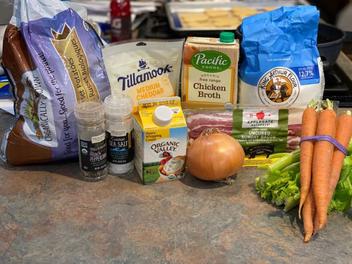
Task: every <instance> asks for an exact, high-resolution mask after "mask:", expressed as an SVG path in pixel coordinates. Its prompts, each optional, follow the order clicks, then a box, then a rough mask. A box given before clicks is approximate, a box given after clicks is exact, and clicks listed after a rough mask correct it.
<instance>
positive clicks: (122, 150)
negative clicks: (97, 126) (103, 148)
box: [104, 94, 134, 175]
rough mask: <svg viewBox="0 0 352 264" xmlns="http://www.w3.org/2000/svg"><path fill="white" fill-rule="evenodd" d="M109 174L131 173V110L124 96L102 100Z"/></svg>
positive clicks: (131, 104) (128, 100)
mask: <svg viewBox="0 0 352 264" xmlns="http://www.w3.org/2000/svg"><path fill="white" fill-rule="evenodd" d="M104 107H105V122H106V132H107V144H108V167H109V173H110V174H114V175H126V174H129V173H131V172H132V171H133V165H134V164H133V159H134V143H133V134H132V133H133V123H132V108H133V103H132V100H131V98H130V97H128V96H126V95H122V94H119V95H115V96H113V95H110V96H108V97H106V98H105V100H104Z"/></svg>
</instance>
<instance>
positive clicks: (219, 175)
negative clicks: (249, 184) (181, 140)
mask: <svg viewBox="0 0 352 264" xmlns="http://www.w3.org/2000/svg"><path fill="white" fill-rule="evenodd" d="M244 157H245V154H244V151H243V148H242V146H241V145H240V143H238V141H237V140H235V139H234V138H232V137H231V136H229V135H227V134H224V133H221V132H212V133H210V134H207V133H203V134H202V135H200V136H199V137H198V138H197V139H196V140H194V142H193V143H192V144H191V145H190V146H189V147H188V150H187V171H188V172H189V173H190V174H192V175H193V176H194V177H196V178H198V179H201V180H205V181H220V180H225V179H227V178H228V177H230V176H233V175H235V174H236V173H237V172H238V171H239V170H240V169H241V168H242V166H243V163H244Z"/></svg>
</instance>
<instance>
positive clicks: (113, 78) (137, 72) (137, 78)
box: [103, 40, 183, 112]
mask: <svg viewBox="0 0 352 264" xmlns="http://www.w3.org/2000/svg"><path fill="white" fill-rule="evenodd" d="M182 48H183V40H174V41H138V42H127V43H122V44H117V45H112V46H109V47H106V48H104V50H103V55H104V63H105V66H106V71H107V73H108V76H109V80H110V84H111V93H112V94H121V93H123V94H127V95H129V96H130V97H131V98H132V100H133V104H134V109H133V111H134V112H136V111H137V106H138V101H140V100H142V99H149V98H160V97H169V96H174V95H177V94H178V91H179V87H180V68H181V61H182Z"/></svg>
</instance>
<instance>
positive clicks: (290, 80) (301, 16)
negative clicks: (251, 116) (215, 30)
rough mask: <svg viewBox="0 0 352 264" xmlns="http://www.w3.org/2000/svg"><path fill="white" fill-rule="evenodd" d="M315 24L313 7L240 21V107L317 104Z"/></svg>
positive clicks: (319, 76) (319, 74) (319, 73)
mask: <svg viewBox="0 0 352 264" xmlns="http://www.w3.org/2000/svg"><path fill="white" fill-rule="evenodd" d="M318 24H319V11H318V10H317V9H316V8H315V7H313V6H296V7H282V8H279V9H276V10H274V11H271V12H266V13H262V14H259V15H255V16H251V17H248V18H245V19H244V21H243V23H242V26H241V31H242V36H243V39H242V43H241V51H242V53H241V55H242V61H241V63H240V69H239V75H240V86H239V87H240V88H239V89H240V91H239V103H240V104H243V105H268V106H276V107H288V106H305V105H306V104H308V103H309V101H310V100H312V99H321V97H322V93H323V88H324V76H323V68H322V63H321V60H320V56H319V51H318V48H317V35H318Z"/></svg>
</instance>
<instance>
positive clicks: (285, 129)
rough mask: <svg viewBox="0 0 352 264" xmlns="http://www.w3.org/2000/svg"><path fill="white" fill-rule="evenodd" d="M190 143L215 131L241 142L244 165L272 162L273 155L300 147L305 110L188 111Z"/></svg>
mask: <svg viewBox="0 0 352 264" xmlns="http://www.w3.org/2000/svg"><path fill="white" fill-rule="evenodd" d="M184 112H185V115H186V122H187V126H188V136H189V142H190V144H192V142H193V140H195V139H196V138H198V137H199V135H200V134H201V133H202V131H203V130H205V129H207V128H215V129H218V130H219V131H221V132H223V133H225V134H228V135H230V136H232V137H234V138H235V139H237V140H238V141H239V143H240V144H241V145H242V147H243V149H244V150H245V153H246V158H245V166H257V165H261V164H266V163H267V162H270V160H269V159H268V157H269V156H270V155H271V154H274V153H283V152H291V151H293V150H296V149H298V148H299V143H300V136H301V118H302V114H303V109H301V108H290V109H275V108H268V107H262V108H255V107H248V108H240V107H237V108H235V109H233V110H225V109H216V110H215V109H203V110H185V111H184Z"/></svg>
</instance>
